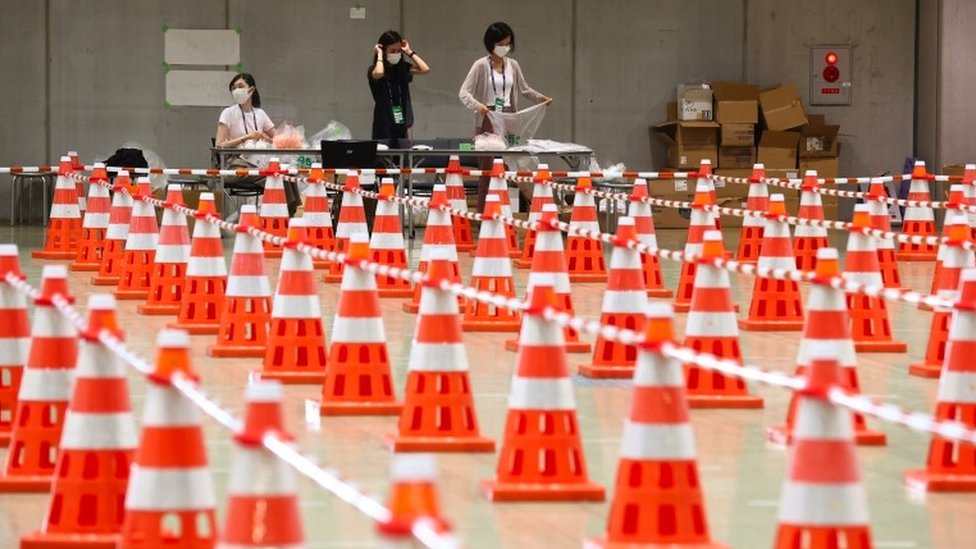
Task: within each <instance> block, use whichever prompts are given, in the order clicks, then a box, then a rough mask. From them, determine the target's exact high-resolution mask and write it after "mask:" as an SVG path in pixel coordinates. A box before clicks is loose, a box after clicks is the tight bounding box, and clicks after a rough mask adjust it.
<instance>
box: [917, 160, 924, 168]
mask: <svg viewBox="0 0 976 549" xmlns="http://www.w3.org/2000/svg"><path fill="white" fill-rule="evenodd" d="M915 167H916V168H924V167H925V161H924V160H916V161H915Z"/></svg>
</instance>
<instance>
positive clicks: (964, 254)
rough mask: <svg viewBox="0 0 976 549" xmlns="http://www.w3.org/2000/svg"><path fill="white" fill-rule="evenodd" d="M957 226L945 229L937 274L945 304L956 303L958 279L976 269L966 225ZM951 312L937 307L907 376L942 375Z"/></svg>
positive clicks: (935, 376)
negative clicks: (919, 358) (922, 351)
mask: <svg viewBox="0 0 976 549" xmlns="http://www.w3.org/2000/svg"><path fill="white" fill-rule="evenodd" d="M959 221H962V220H961V219H957V220H956V223H954V224H950V225H949V226H948V234H947V235H946V236H948V237H949V243H948V244H949V245H948V247H947V248H946V250H945V253H944V254H943V256H942V272H940V273H939V287H938V289H937V290H936V292H935V295H936V296H937V297H939V298H940V299H943V300H945V301H950V302H955V301H956V300H957V298H958V292H957V290H958V289H959V275H960V273H962V271H963V270H964V269H966V268H969V267H972V266H974V265H976V262H974V258H973V251H972V250H967V249H966V248H964V247H963V245H964V244H965V243H966V242H969V229H970V227H969V223H968V222H967V223H960V222H959ZM951 316H952V309H943V308H941V307H938V308H936V309H935V311H934V312H933V314H932V325H931V328H930V329H929V340H928V344H927V345H926V347H925V358H924V359H923V360H922V362H918V363H915V364H911V365H910V366H909V367H908V373H909V374H911V375H913V376H919V377H928V378H937V377H939V376H940V375H941V373H942V365H943V363H944V362H945V356H946V350H947V348H948V343H949V323H950V320H951Z"/></svg>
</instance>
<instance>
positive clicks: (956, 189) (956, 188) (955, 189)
mask: <svg viewBox="0 0 976 549" xmlns="http://www.w3.org/2000/svg"><path fill="white" fill-rule="evenodd" d="M963 189H965V187H964V186H963V184H962V183H953V184H952V185H949V192H950V193H961V192H963Z"/></svg>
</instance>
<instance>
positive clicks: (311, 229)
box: [302, 162, 336, 269]
mask: <svg viewBox="0 0 976 549" xmlns="http://www.w3.org/2000/svg"><path fill="white" fill-rule="evenodd" d="M302 219H304V220H305V230H306V232H307V233H308V244H309V246H315V247H316V248H319V249H320V250H325V251H327V252H334V251H335V246H336V242H335V231H334V230H333V228H332V208H331V207H330V205H329V195H328V193H327V192H326V188H325V175H324V172H323V171H322V164H320V163H318V162H316V163H315V164H312V171H311V173H310V174H309V176H308V188H307V189H306V190H305V211H304V213H303V214H302ZM330 263H331V262H330V261H329V260H327V259H319V258H313V259H312V266H313V267H315V268H316V269H327V268H328V267H329V264H330Z"/></svg>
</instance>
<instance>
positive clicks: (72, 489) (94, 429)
mask: <svg viewBox="0 0 976 549" xmlns="http://www.w3.org/2000/svg"><path fill="white" fill-rule="evenodd" d="M105 331H108V332H109V333H111V334H112V335H113V336H115V337H116V338H118V339H121V338H122V330H121V329H120V328H119V325H118V322H117V320H116V317H115V298H114V297H112V296H111V295H107V294H96V295H93V296H91V298H90V299H89V300H88V324H87V327H86V331H85V332H83V333H82V334H81V340H82V345H81V350H80V352H79V355H78V368H77V370H76V371H75V381H74V389H73V393H72V395H71V401H70V403H69V404H68V411H67V414H66V415H65V418H64V434H63V435H62V436H61V449H60V451H59V452H58V459H57V465H55V471H57V475H56V476H55V478H54V486H53V489H52V493H51V503H50V505H49V506H48V510H47V516H46V517H45V519H44V524H43V525H42V526H41V530H40V532H35V533H33V534H28V535H26V536H24V537H22V538H21V539H20V546H21V547H22V548H23V549H54V548H86V547H91V548H99V549H102V548H104V549H115V548H116V547H117V546H118V542H119V538H120V536H119V534H120V533H121V531H122V521H123V517H124V515H125V509H124V505H123V501H124V499H125V492H126V488H127V487H128V485H129V467H130V465H131V464H132V457H133V454H134V453H135V450H136V446H137V445H138V440H139V439H138V435H137V434H136V425H135V421H134V420H133V418H132V408H131V406H130V405H129V390H128V388H127V382H126V378H125V365H124V364H123V363H122V359H121V357H120V356H119V354H118V353H116V352H115V351H113V350H111V349H109V348H108V347H107V346H106V345H105V344H104V343H102V342H101V341H100V340H99V334H101V333H103V332H105Z"/></svg>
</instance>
